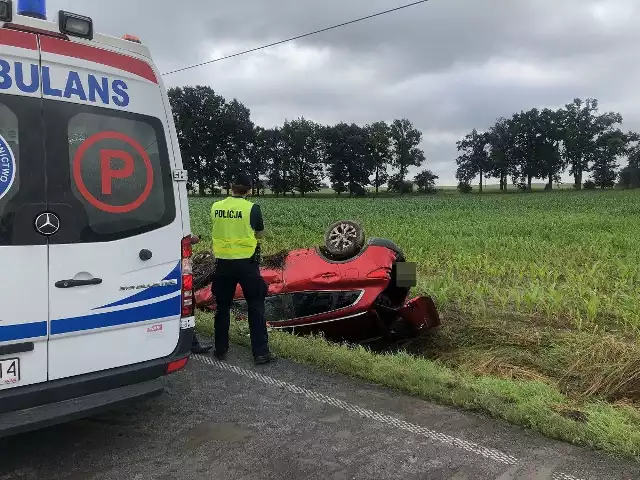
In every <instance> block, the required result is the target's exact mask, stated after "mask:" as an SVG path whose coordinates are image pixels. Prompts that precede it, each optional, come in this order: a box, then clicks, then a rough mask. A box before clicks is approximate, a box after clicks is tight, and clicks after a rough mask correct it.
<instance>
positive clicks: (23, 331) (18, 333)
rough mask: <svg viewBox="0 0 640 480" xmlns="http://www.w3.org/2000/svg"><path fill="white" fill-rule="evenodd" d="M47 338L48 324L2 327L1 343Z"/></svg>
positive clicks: (0, 327) (0, 332) (37, 323)
mask: <svg viewBox="0 0 640 480" xmlns="http://www.w3.org/2000/svg"><path fill="white" fill-rule="evenodd" d="M46 336H47V322H36V323H21V324H20V325H5V326H0V342H14V341H16V340H26V339H28V338H38V337H46Z"/></svg>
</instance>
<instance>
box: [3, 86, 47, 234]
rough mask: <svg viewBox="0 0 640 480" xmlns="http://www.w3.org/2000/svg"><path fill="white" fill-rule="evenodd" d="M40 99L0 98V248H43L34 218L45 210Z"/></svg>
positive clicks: (4, 96)
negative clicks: (19, 246) (9, 246)
mask: <svg viewBox="0 0 640 480" xmlns="http://www.w3.org/2000/svg"><path fill="white" fill-rule="evenodd" d="M44 170H45V163H44V155H43V154H42V104H41V103H40V99H39V98H38V99H34V98H28V97H21V96H17V95H0V245H1V246H8V245H43V244H45V243H46V241H47V239H46V238H45V237H43V236H42V235H39V234H37V233H36V231H35V228H34V224H33V219H34V218H35V217H36V216H37V215H38V214H39V213H41V212H42V211H44V210H46V194H45V186H46V180H45V172H44Z"/></svg>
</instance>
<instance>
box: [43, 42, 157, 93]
mask: <svg viewBox="0 0 640 480" xmlns="http://www.w3.org/2000/svg"><path fill="white" fill-rule="evenodd" d="M40 49H41V50H42V51H43V52H47V53H54V54H56V55H64V56H65V57H74V58H81V59H83V60H88V61H90V62H94V63H99V64H101V65H107V66H109V67H114V68H118V69H120V70H124V71H125V72H129V73H133V74H135V75H138V76H140V77H142V78H146V79H147V80H150V81H152V82H153V83H158V78H157V77H156V74H155V72H154V71H153V69H152V68H151V65H149V64H148V63H146V62H144V61H142V60H138V59H137V58H133V57H129V56H127V55H121V54H119V53H115V52H110V51H109V50H104V49H102V48H95V47H89V46H87V45H82V44H80V43H74V42H69V41H65V40H59V39H57V38H52V37H45V36H41V37H40Z"/></svg>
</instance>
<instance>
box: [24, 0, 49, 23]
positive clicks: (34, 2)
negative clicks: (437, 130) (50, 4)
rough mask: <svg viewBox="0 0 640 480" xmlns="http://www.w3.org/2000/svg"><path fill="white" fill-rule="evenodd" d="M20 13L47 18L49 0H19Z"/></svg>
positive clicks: (26, 15)
mask: <svg viewBox="0 0 640 480" xmlns="http://www.w3.org/2000/svg"><path fill="white" fill-rule="evenodd" d="M18 15H23V16H25V17H32V18H39V19H40V20H46V19H47V0H18Z"/></svg>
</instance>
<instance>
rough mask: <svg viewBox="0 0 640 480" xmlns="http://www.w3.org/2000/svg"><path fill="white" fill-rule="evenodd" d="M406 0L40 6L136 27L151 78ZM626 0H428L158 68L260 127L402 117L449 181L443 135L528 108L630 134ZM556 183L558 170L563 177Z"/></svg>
mask: <svg viewBox="0 0 640 480" xmlns="http://www.w3.org/2000/svg"><path fill="white" fill-rule="evenodd" d="M403 3H410V0H405V1H403V0H366V1H365V0H344V1H338V0H322V1H320V0H316V1H312V0H234V1H215V2H212V1H207V0H181V1H179V2H175V1H169V0H134V1H132V0H110V1H103V0H49V1H48V9H49V11H48V14H49V18H50V19H53V18H55V14H56V12H57V11H58V9H60V8H63V9H69V8H71V10H72V11H75V12H78V13H82V14H86V15H90V16H91V17H93V18H94V20H95V27H96V30H97V31H99V32H101V33H106V34H109V35H114V36H121V35H122V34H124V33H133V34H136V35H138V36H139V37H140V38H141V39H142V41H143V42H144V43H145V44H146V45H148V46H149V48H150V49H151V52H152V54H153V56H154V58H155V62H156V64H157V65H158V67H159V69H160V71H161V72H163V73H164V72H167V71H170V70H173V69H177V68H180V67H183V66H186V65H189V64H193V63H198V62H202V61H206V60H210V59H213V58H216V57H220V56H223V55H227V54H230V53H234V52H237V51H240V50H244V49H248V48H253V47H256V46H259V45H262V44H267V43H270V42H274V41H278V40H281V39H284V38H288V37H292V36H295V35H298V34H302V33H306V32H308V31H312V30H317V29H320V28H324V27H326V26H329V25H332V24H336V23H341V22H344V21H348V20H351V19H353V18H356V17H360V16H364V15H369V14H372V13H376V12H378V11H381V10H386V9H389V8H393V7H396V6H399V5H402V4H403ZM638 25H640V1H638V0H598V1H596V0H431V1H429V2H427V3H425V4H421V5H418V6H415V7H411V8H409V9H405V10H401V11H399V12H395V13H391V14H389V15H385V16H381V17H377V18H374V19H372V20H367V21H364V22H361V23H357V24H354V25H351V26H348V27H345V28H342V29H337V30H332V31H329V32H326V33H321V34H318V35H315V36H311V37H307V38H304V39H301V40H298V41H296V42H291V43H288V44H284V45H281V46H277V47H273V48H270V49H266V50H263V51H260V52H257V53H251V54H248V55H245V56H242V57H237V58H233V59H229V60H224V61H221V62H218V63H214V64H210V65H207V66H204V67H200V68H196V69H192V70H188V71H185V72H183V73H179V74H175V75H169V76H165V82H166V85H167V87H171V86H177V85H196V84H207V85H210V86H211V87H212V88H213V89H215V90H216V92H217V93H219V94H221V95H223V96H224V97H226V98H227V99H232V98H234V97H235V98H237V99H238V100H240V101H242V102H243V103H244V104H245V105H246V106H247V107H249V108H250V109H251V114H252V118H253V120H254V121H255V122H256V123H257V124H259V125H262V126H264V127H271V126H276V125H281V124H282V123H283V122H284V120H285V119H293V118H297V117H299V116H304V117H306V118H308V119H311V120H314V121H317V122H320V123H323V124H333V123H337V122H340V121H345V122H349V123H350V122H355V123H358V124H366V123H369V122H374V121H377V120H386V121H389V122H391V121H393V119H394V118H400V117H406V118H409V119H410V120H411V121H412V122H413V123H414V124H415V126H416V127H418V128H419V129H420V130H422V132H423V136H424V141H423V145H422V147H423V149H424V150H425V154H426V157H427V163H426V167H427V168H429V169H431V170H433V171H434V172H435V173H436V174H438V175H439V176H440V181H439V184H440V185H451V184H454V183H455V157H456V156H457V152H456V148H455V142H456V141H457V140H458V139H459V138H460V137H461V136H463V135H464V134H465V133H467V132H468V131H470V130H471V129H472V128H474V127H475V128H478V129H479V130H483V129H486V128H488V127H490V126H491V124H492V123H493V121H494V120H495V119H496V118H497V117H499V116H510V115H511V114H512V113H514V112H515V111H519V110H521V109H529V108H532V107H545V106H547V107H559V106H562V105H564V104H565V103H567V102H569V101H571V100H572V99H573V98H574V97H581V98H586V97H595V98H597V99H598V100H599V101H600V105H601V110H602V111H605V110H607V111H609V110H615V111H618V112H620V113H621V114H622V115H623V117H624V119H625V123H624V126H623V127H624V128H625V129H633V130H640V62H638V57H639V54H640V48H639V47H640V28H638ZM565 178H566V177H565Z"/></svg>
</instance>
